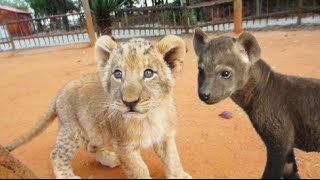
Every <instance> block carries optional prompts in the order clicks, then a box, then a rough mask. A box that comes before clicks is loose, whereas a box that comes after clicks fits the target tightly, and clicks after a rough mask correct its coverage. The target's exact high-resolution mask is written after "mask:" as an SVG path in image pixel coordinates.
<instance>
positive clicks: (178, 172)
mask: <svg viewBox="0 0 320 180" xmlns="http://www.w3.org/2000/svg"><path fill="white" fill-rule="evenodd" d="M185 52H186V49H185V43H184V41H183V40H182V39H181V38H179V37H177V36H167V37H165V38H163V39H162V40H161V41H160V42H158V43H157V44H156V45H155V46H153V45H152V44H151V43H149V42H148V41H145V40H143V39H133V40H131V41H130V42H127V43H122V44H117V43H115V42H114V41H113V40H112V39H111V38H110V37H109V36H102V37H100V38H99V39H98V40H97V43H96V47H95V54H96V60H97V69H98V72H97V73H96V74H88V75H84V76H82V77H79V78H77V79H75V80H72V81H70V82H69V83H68V84H67V85H66V86H64V87H63V88H62V89H61V90H60V91H59V92H58V93H57V95H56V97H55V98H54V100H53V101H52V103H51V105H50V106H49V110H48V112H47V113H46V114H45V116H44V117H43V118H42V120H41V121H40V122H39V123H38V124H37V125H36V126H35V128H33V129H32V130H30V131H29V132H28V133H26V135H24V136H22V137H21V138H19V139H17V140H15V141H13V142H12V143H10V144H9V145H8V146H7V149H9V150H14V149H15V148H17V147H18V146H20V145H22V144H24V143H26V142H27V141H30V140H31V139H32V138H33V137H34V136H35V135H37V134H39V133H40V132H41V131H43V130H44V129H45V127H47V126H48V125H49V124H50V122H51V121H52V120H53V119H54V117H55V116H58V118H59V121H60V130H59V134H58V137H57V143H56V147H55V149H54V150H53V152H52V154H51V158H52V164H53V167H54V173H55V175H56V177H57V178H79V177H77V176H75V175H74V173H73V171H72V168H71V164H70V159H71V157H72V155H73V153H74V151H75V150H76V149H77V148H78V146H79V145H80V144H81V143H84V144H85V145H86V147H87V149H88V151H89V152H90V153H92V154H93V156H94V158H95V159H96V160H97V161H99V162H100V163H102V164H104V165H107V166H110V167H115V166H118V165H120V164H121V165H122V167H123V169H124V171H125V173H126V174H127V176H128V177H129V178H150V174H149V171H148V168H147V166H146V164H145V163H144V161H143V160H142V158H141V155H140V151H139V150H140V148H142V147H150V146H154V148H155V150H156V152H157V154H158V155H159V157H160V158H161V159H162V161H163V162H164V164H165V166H166V177H167V178H191V176H190V175H188V174H187V173H186V172H185V171H184V170H183V168H182V165H181V163H180V159H179V155H178V152H177V148H176V144H175V140H174V138H175V133H176V125H177V112H176V107H175V103H174V100H173V86H174V77H175V76H176V75H177V74H178V73H179V72H180V71H181V69H182V63H183V60H184V57H185ZM116 69H118V70H121V71H122V73H123V77H122V78H121V79H117V78H115V77H114V75H113V73H114V71H115V70H116ZM146 69H152V70H154V72H155V75H154V76H153V77H152V78H145V77H144V71H145V70H146ZM135 100H139V102H138V103H137V104H136V106H135V112H129V109H128V107H127V106H126V105H125V103H124V102H125V101H126V102H132V101H135ZM110 143H111V144H112V145H113V148H114V150H115V153H113V152H109V151H106V150H103V147H104V146H105V145H107V144H110Z"/></svg>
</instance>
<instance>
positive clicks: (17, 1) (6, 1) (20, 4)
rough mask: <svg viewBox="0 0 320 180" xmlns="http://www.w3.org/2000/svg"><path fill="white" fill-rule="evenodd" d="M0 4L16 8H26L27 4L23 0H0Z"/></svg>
mask: <svg viewBox="0 0 320 180" xmlns="http://www.w3.org/2000/svg"><path fill="white" fill-rule="evenodd" d="M0 4H1V5H5V6H11V7H14V8H17V9H22V10H28V4H27V3H26V2H25V1H24V0H14V1H12V0H0Z"/></svg>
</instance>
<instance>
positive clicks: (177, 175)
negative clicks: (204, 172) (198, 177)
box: [167, 172, 192, 179]
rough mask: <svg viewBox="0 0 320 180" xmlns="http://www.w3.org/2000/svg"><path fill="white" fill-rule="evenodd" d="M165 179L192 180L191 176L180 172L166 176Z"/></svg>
mask: <svg viewBox="0 0 320 180" xmlns="http://www.w3.org/2000/svg"><path fill="white" fill-rule="evenodd" d="M167 179H192V176H190V175H189V174H188V173H186V172H181V173H177V174H174V175H168V176H167Z"/></svg>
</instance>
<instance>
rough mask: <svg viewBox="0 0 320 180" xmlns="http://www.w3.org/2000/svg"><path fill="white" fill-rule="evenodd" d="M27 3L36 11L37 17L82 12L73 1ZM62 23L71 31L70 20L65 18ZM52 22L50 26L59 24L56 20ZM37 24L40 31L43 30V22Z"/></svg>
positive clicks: (55, 0) (40, 0) (52, 19)
mask: <svg viewBox="0 0 320 180" xmlns="http://www.w3.org/2000/svg"><path fill="white" fill-rule="evenodd" d="M26 2H27V3H28V4H29V5H30V7H31V8H32V9H33V10H34V14H35V16H36V17H41V16H52V15H60V14H66V13H68V12H72V11H80V9H79V7H77V6H76V5H75V3H74V1H73V0H26ZM62 21H63V24H64V28H65V29H66V30H67V31H69V23H68V18H67V17H63V18H62ZM50 22H51V24H50V26H54V25H55V24H58V23H57V19H56V18H51V21H50ZM37 24H38V26H39V29H42V24H41V22H38V23H37Z"/></svg>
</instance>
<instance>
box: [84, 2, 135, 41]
mask: <svg viewBox="0 0 320 180" xmlns="http://www.w3.org/2000/svg"><path fill="white" fill-rule="evenodd" d="M89 3H90V8H91V11H92V14H93V16H94V20H95V24H96V28H97V31H98V33H99V34H101V35H106V34H107V35H111V34H112V29H111V26H112V16H111V13H112V12H115V11H117V10H119V9H120V8H121V7H124V6H131V7H132V6H133V5H134V3H135V1H134V0H90V1H89Z"/></svg>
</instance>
